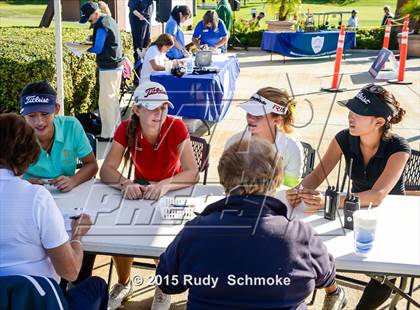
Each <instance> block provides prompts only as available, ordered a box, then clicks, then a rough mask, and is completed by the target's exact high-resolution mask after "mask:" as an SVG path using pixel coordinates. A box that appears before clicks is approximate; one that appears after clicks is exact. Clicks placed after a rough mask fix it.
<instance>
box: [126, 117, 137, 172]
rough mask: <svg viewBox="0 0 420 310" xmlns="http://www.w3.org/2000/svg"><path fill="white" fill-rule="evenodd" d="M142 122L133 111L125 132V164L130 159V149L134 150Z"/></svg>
mask: <svg viewBox="0 0 420 310" xmlns="http://www.w3.org/2000/svg"><path fill="white" fill-rule="evenodd" d="M139 124H140V119H139V117H138V116H137V114H135V113H133V114H132V115H131V120H130V122H129V123H128V126H127V130H126V132H125V137H126V139H127V149H126V150H125V153H124V166H125V165H126V164H127V162H128V160H129V159H130V151H132V150H134V148H135V143H136V137H137V127H138V125H139Z"/></svg>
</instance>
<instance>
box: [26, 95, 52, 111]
mask: <svg viewBox="0 0 420 310" xmlns="http://www.w3.org/2000/svg"><path fill="white" fill-rule="evenodd" d="M56 102H57V97H56V96H54V95H50V94H34V95H27V96H22V97H21V99H20V114H22V115H27V114H29V113H34V112H43V113H54V111H55V104H56Z"/></svg>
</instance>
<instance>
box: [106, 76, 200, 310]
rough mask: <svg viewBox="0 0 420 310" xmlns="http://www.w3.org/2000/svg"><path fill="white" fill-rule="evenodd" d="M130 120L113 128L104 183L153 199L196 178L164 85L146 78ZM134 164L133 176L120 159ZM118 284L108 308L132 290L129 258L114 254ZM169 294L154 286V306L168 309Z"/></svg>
mask: <svg viewBox="0 0 420 310" xmlns="http://www.w3.org/2000/svg"><path fill="white" fill-rule="evenodd" d="M134 102H135V104H134V106H133V109H132V116H131V119H130V120H127V121H124V122H122V123H121V125H120V126H119V127H118V128H117V130H116V131H115V135H114V140H113V142H112V146H111V150H110V151H109V153H108V155H107V156H106V158H105V161H104V163H103V165H102V168H101V170H100V176H101V179H102V181H103V182H105V183H107V184H110V185H111V186H113V187H116V188H118V189H120V190H121V192H122V195H123V196H124V197H125V198H126V199H154V200H157V199H159V198H160V197H161V196H163V195H165V194H166V193H167V192H168V191H172V190H176V189H180V188H184V187H188V186H191V185H194V184H195V183H197V182H198V179H199V174H198V168H197V164H196V162H195V159H194V153H193V149H192V146H191V140H190V137H189V134H188V130H187V127H186V126H185V124H184V122H183V121H182V120H181V119H178V118H175V117H173V116H168V107H170V108H173V105H172V103H171V102H170V101H169V100H168V95H167V93H166V90H165V88H164V87H163V86H162V85H161V84H159V83H155V82H145V83H143V84H141V85H140V86H139V87H137V89H136V90H135V92H134ZM130 156H131V159H132V160H133V163H134V168H135V173H134V177H135V180H134V181H133V180H129V179H127V178H125V177H124V176H123V175H122V174H121V172H119V171H118V168H119V167H120V164H121V162H122V161H123V158H124V157H125V160H126V163H127V160H128V158H129V157H130ZM114 261H115V267H116V269H117V273H118V283H117V284H115V285H114V286H113V288H112V289H111V292H110V295H109V296H110V298H109V306H108V309H116V308H118V307H119V306H120V305H121V303H122V301H123V300H125V299H127V298H128V297H129V295H131V294H132V292H133V288H132V283H131V280H130V271H131V266H132V263H133V258H130V257H114ZM169 306H170V296H169V295H165V294H163V293H162V291H160V289H158V288H157V287H156V293H155V298H154V300H153V305H152V309H164V308H165V309H169Z"/></svg>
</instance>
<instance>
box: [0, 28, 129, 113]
mask: <svg viewBox="0 0 420 310" xmlns="http://www.w3.org/2000/svg"><path fill="white" fill-rule="evenodd" d="M62 33H63V43H64V42H69V41H77V42H83V41H85V39H86V37H87V35H88V34H91V33H92V30H88V29H77V28H72V29H66V28H64V29H63V31H62ZM122 41H123V47H124V50H125V54H126V55H129V56H131V55H132V51H130V49H131V35H130V34H129V33H122ZM55 63H56V62H55V33H54V29H51V28H30V27H11V28H0V76H1V82H0V112H5V111H14V112H18V111H19V94H20V91H21V90H22V88H23V87H24V86H25V85H26V84H27V83H30V82H33V81H40V80H48V81H50V82H51V83H52V84H53V85H55V83H56V74H55ZM63 69H64V106H65V113H66V114H73V115H75V114H79V113H84V112H88V111H92V110H94V109H96V107H97V97H98V83H97V70H96V64H95V55H94V54H90V53H86V54H84V55H83V56H82V57H80V58H79V57H76V56H74V55H73V54H72V53H71V52H70V51H69V50H68V49H67V48H66V47H63Z"/></svg>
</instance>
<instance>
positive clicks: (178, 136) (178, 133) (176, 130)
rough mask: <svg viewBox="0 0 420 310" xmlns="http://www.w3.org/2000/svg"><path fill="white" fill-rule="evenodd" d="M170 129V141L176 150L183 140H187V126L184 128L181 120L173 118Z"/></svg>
mask: <svg viewBox="0 0 420 310" xmlns="http://www.w3.org/2000/svg"><path fill="white" fill-rule="evenodd" d="M171 127H172V128H171V141H173V145H174V147H175V148H177V147H178V145H179V144H180V143H181V142H183V141H184V140H185V139H188V138H189V137H190V135H189V133H188V129H187V126H185V123H184V122H183V120H182V119H179V118H174V119H173V123H172V126H171Z"/></svg>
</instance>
